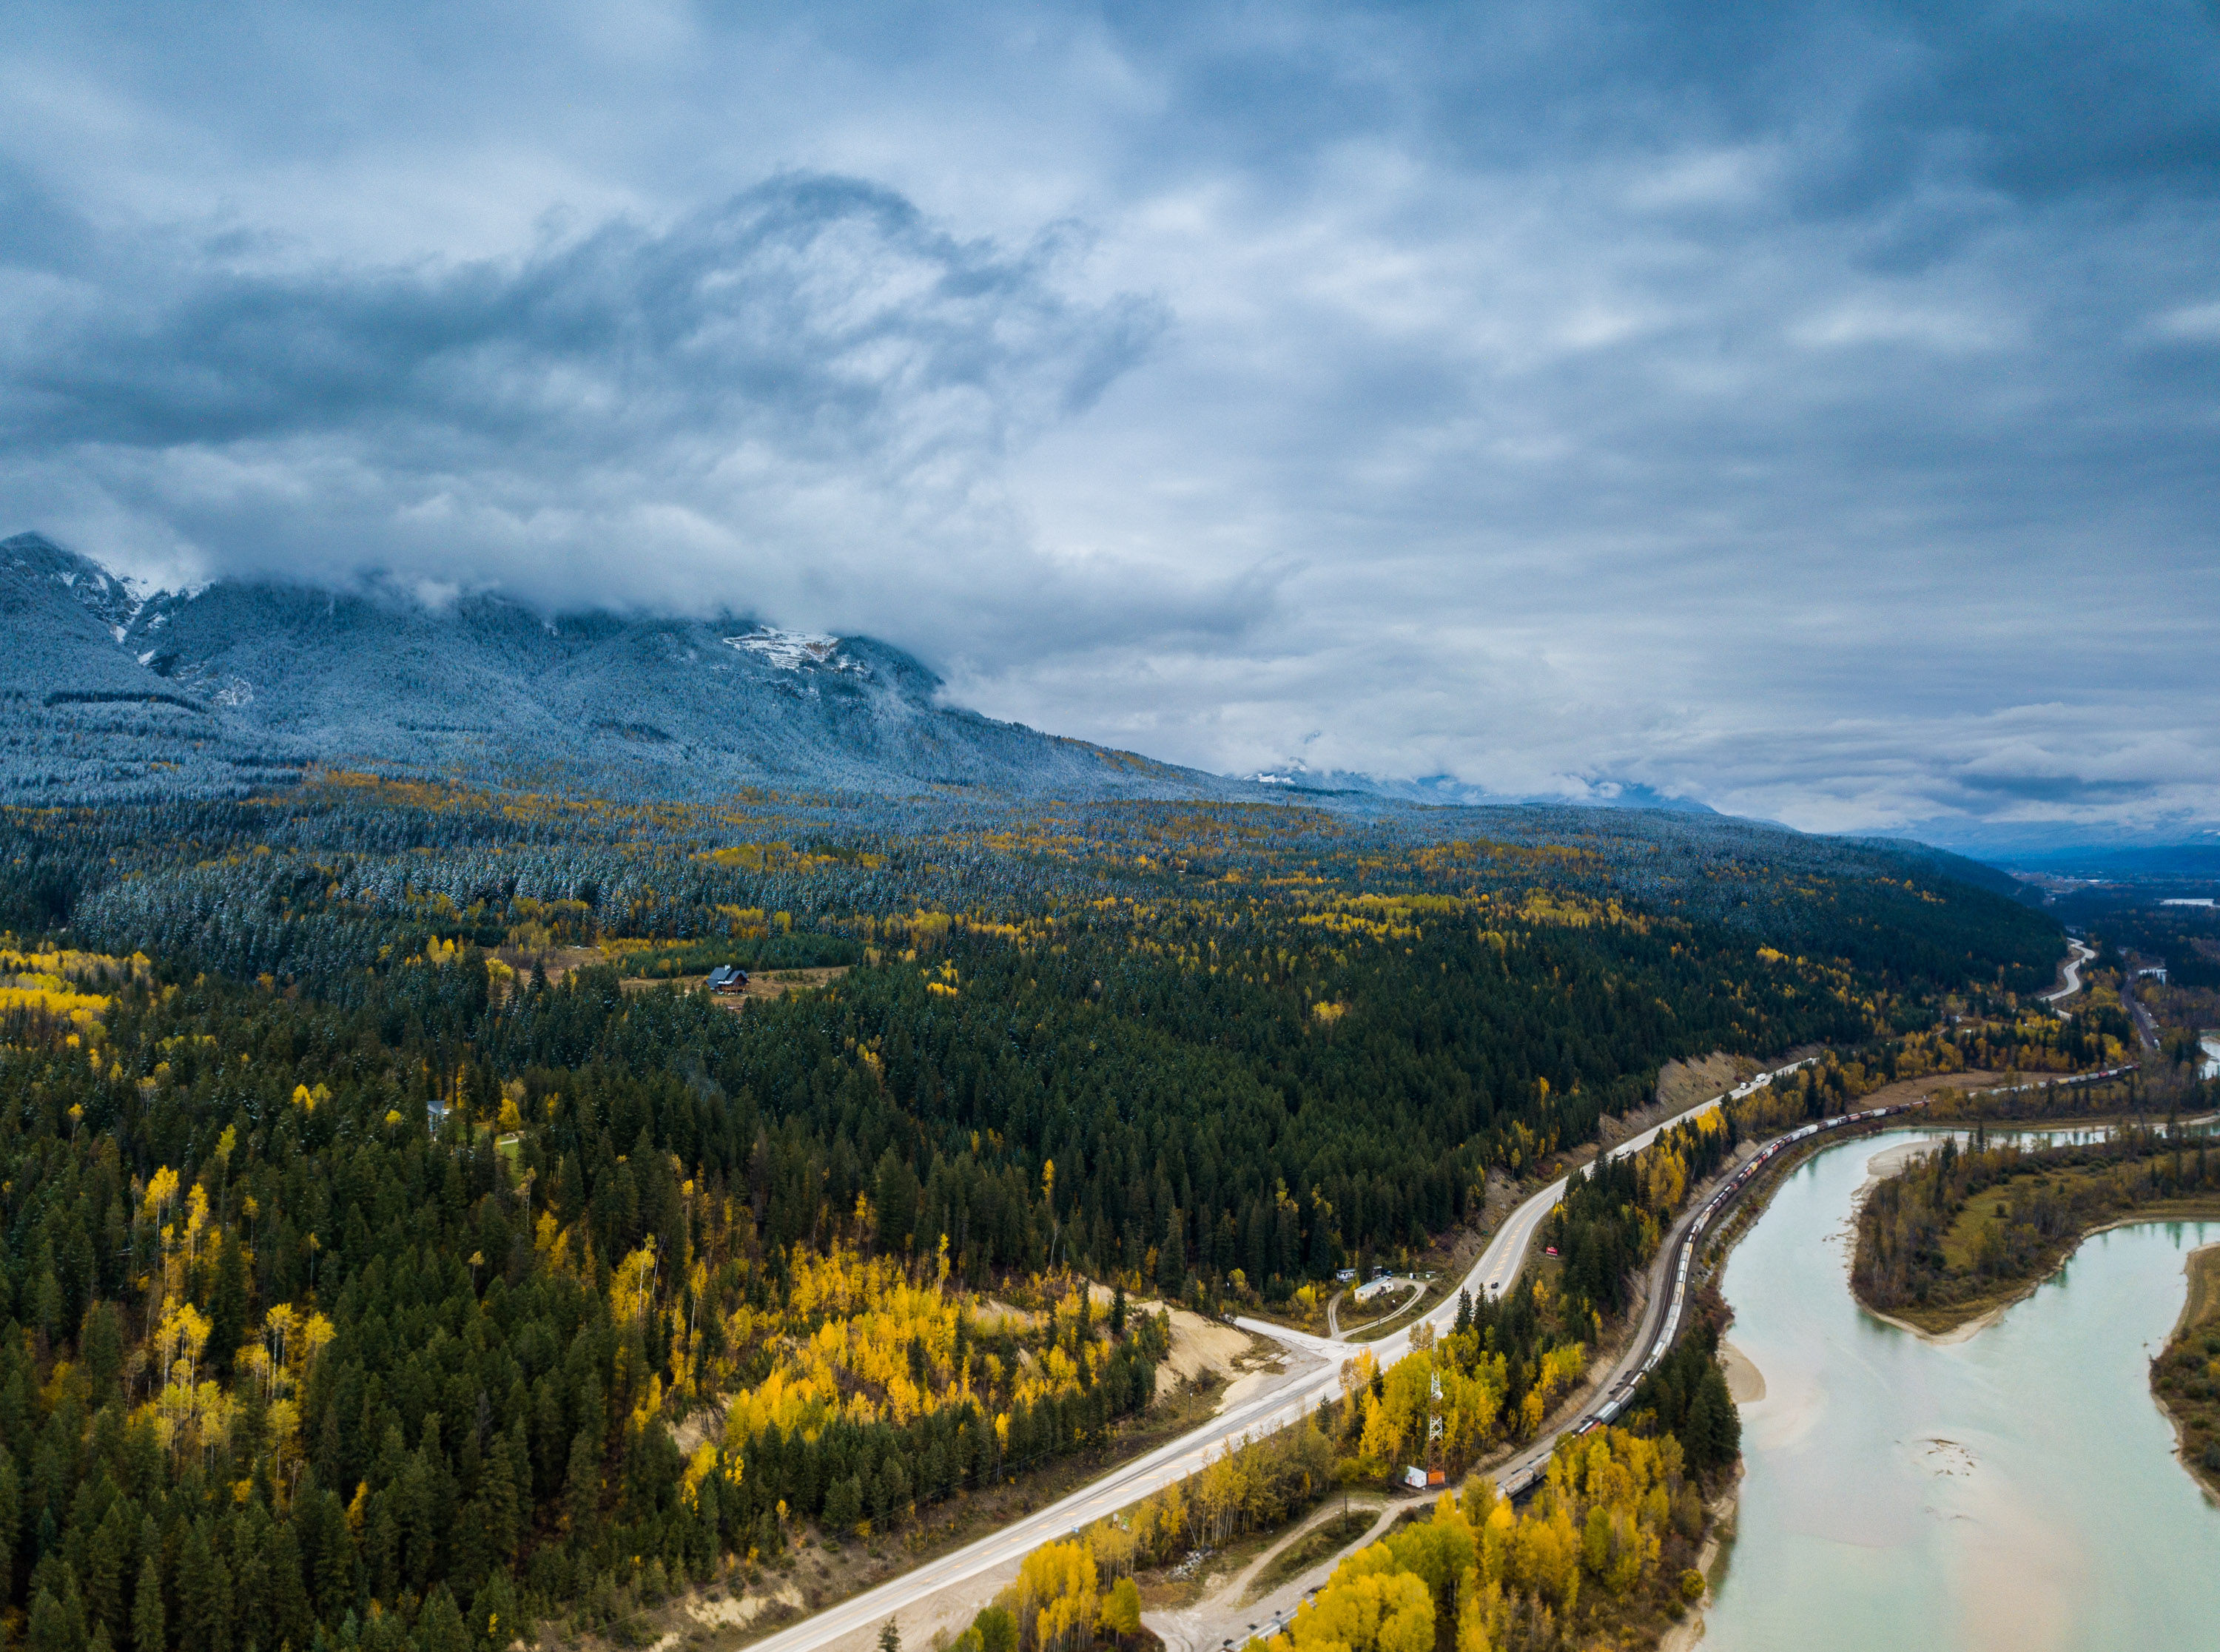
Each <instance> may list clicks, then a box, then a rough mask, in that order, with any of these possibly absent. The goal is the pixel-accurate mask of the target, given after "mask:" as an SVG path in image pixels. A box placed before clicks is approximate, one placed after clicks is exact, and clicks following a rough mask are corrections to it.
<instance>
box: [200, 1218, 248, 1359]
mask: <svg viewBox="0 0 2220 1652" xmlns="http://www.w3.org/2000/svg"><path fill="white" fill-rule="evenodd" d="M246 1317H247V1300H246V1256H245V1255H244V1253H242V1252H241V1250H240V1246H239V1241H238V1239H237V1238H236V1237H232V1236H229V1235H227V1236H226V1237H225V1238H224V1241H223V1250H222V1252H221V1255H219V1256H217V1257H216V1263H215V1291H214V1293H213V1294H211V1295H210V1296H209V1339H208V1362H209V1366H210V1368H213V1369H214V1370H215V1373H216V1374H217V1375H219V1376H221V1377H224V1378H227V1379H228V1378H229V1376H230V1375H231V1362H232V1360H233V1357H234V1356H235V1355H237V1354H238V1352H239V1343H240V1338H241V1337H244V1336H246Z"/></svg>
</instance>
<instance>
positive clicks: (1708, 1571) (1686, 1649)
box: [1657, 1365, 1763, 1652]
mask: <svg viewBox="0 0 2220 1652" xmlns="http://www.w3.org/2000/svg"><path fill="white" fill-rule="evenodd" d="M1750 1369H1751V1371H1753V1372H1755V1370H1756V1369H1757V1368H1756V1367H1755V1366H1754V1365H1753V1366H1751V1367H1750ZM1759 1381H1761V1382H1762V1381H1763V1379H1762V1378H1760V1379H1759ZM1742 1474H1743V1471H1742V1467H1741V1465H1740V1464H1739V1463H1737V1465H1736V1467H1735V1472H1734V1478H1733V1479H1732V1480H1730V1481H1728V1482H1727V1488H1726V1490H1724V1492H1721V1493H1719V1495H1718V1498H1717V1499H1715V1500H1714V1501H1713V1502H1712V1505H1711V1517H1712V1527H1711V1530H1710V1531H1708V1532H1707V1533H1706V1534H1705V1537H1704V1546H1703V1548H1702V1549H1699V1551H1698V1552H1697V1555H1696V1569H1697V1570H1698V1571H1699V1572H1701V1573H1702V1574H1704V1581H1705V1584H1706V1587H1705V1590H1704V1598H1703V1599H1701V1600H1699V1601H1698V1602H1697V1603H1696V1604H1695V1605H1694V1606H1693V1607H1691V1608H1690V1609H1689V1612H1688V1615H1687V1617H1686V1618H1683V1619H1682V1620H1681V1622H1679V1623H1677V1624H1674V1625H1673V1627H1672V1628H1670V1629H1668V1630H1666V1631H1665V1633H1664V1636H1662V1638H1661V1639H1660V1640H1659V1641H1658V1643H1657V1652H1690V1649H1691V1648H1693V1646H1694V1645H1695V1644H1696V1643H1697V1642H1699V1641H1700V1640H1702V1639H1703V1638H1704V1613H1705V1612H1706V1611H1708V1610H1709V1609H1710V1607H1711V1604H1712V1591H1711V1587H1710V1586H1711V1585H1712V1584H1713V1583H1715V1582H1716V1581H1717V1580H1718V1565H1719V1559H1720V1556H1721V1555H1722V1554H1723V1553H1724V1550H1725V1548H1726V1545H1727V1544H1729V1543H1732V1542H1733V1541H1734V1530H1735V1512H1736V1511H1737V1509H1738V1508H1739V1507H1740V1506H1741V1504H1742Z"/></svg>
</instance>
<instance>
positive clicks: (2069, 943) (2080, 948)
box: [2035, 935, 2097, 1021]
mask: <svg viewBox="0 0 2220 1652" xmlns="http://www.w3.org/2000/svg"><path fill="white" fill-rule="evenodd" d="M2096 956H2097V950H2096V948H2094V947H2092V946H2089V945H2086V944H2084V943H2082V942H2080V941H2078V940H2075V939H2074V938H2073V937H2072V936H2070V935H2069V936H2068V937H2067V940H2066V962H2065V963H2064V964H2063V965H2062V966H2061V974H2062V976H2064V980H2065V984H2064V985H2063V986H2061V987H2054V988H2051V989H2050V990H2049V992H2047V993H2037V994H2036V995H2035V996H2036V1001H2038V1002H2041V1003H2045V1004H2048V1005H2049V1006H2050V1007H2051V1008H2053V1009H2054V1010H2058V1013H2059V1014H2060V1015H2061V1016H2063V1017H2064V1018H2065V1019H2067V1020H2069V1021H2070V1020H2072V1019H2073V1011H2072V1010H2062V1009H2058V1001H2059V1000H2060V999H2061V998H2071V997H2073V994H2076V993H2078V992H2080V990H2081V966H2082V965H2083V964H2085V963H2088V962H2089V960H2090V959H2091V958H2093V957H2096Z"/></svg>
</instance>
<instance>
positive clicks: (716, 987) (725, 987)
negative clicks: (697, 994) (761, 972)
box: [709, 963, 748, 993]
mask: <svg viewBox="0 0 2220 1652" xmlns="http://www.w3.org/2000/svg"><path fill="white" fill-rule="evenodd" d="M747 989H748V972H747V971H746V970H745V969H740V968H739V967H738V966H737V965H735V964H730V963H720V964H719V965H718V966H717V967H716V968H715V969H712V970H710V971H709V990H710V991H711V992H713V993H740V992H745V991H746V990H747Z"/></svg>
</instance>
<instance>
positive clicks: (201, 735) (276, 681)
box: [0, 534, 1251, 803]
mask: <svg viewBox="0 0 2220 1652" xmlns="http://www.w3.org/2000/svg"><path fill="white" fill-rule="evenodd" d="M0 616H4V626H5V631H6V634H7V637H8V640H9V647H8V648H7V649H6V650H5V651H0V701H4V702H5V703H9V705H10V706H11V708H12V709H13V711H14V713H15V715H14V716H12V717H11V719H10V724H11V726H10V728H9V732H8V734H7V735H6V736H5V737H4V739H5V744H4V745H0V798H5V800H6V801H13V802H19V803H21V802H54V803H60V802H78V801H101V800H113V799H115V798H119V797H123V796H146V795H155V794H160V793H175V792H179V791H184V792H190V793H196V794H206V793H209V792H218V793H221V792H232V791H238V790H241V789H246V788H247V787H249V786H252V785H255V784H266V783H267V782H269V781H270V779H271V777H272V776H274V775H278V774H282V773H283V772H284V771H285V770H298V769H301V768H302V767H305V766H306V765H307V764H310V763H323V764H337V765H341V766H358V767H367V768H376V769H380V770H396V769H397V770H407V771H415V772H422V773H437V774H442V775H460V776H466V777H469V778H471V779H475V780H482V781H487V782H500V783H504V784H510V785H528V786H566V785H591V786H592V787H594V788H595V789H600V790H603V791H608V792H614V793H620V794H622V793H629V794H633V795H655V796H670V797H687V798H711V797H715V796H719V795H726V794H729V793H730V792H732V791H733V790H735V789H739V788H741V787H744V786H750V785H755V786H772V787H789V788H792V787H801V788H806V789H841V790H862V791H873V792H881V793H887V792H892V793H896V794H899V793H903V792H909V791H915V790H918V789H925V788H936V787H947V786H955V787H966V788H969V787H977V788H982V789H991V790H995V791H998V792H1004V793H1009V794H1014V795H1070V796H1076V797H1104V796H1117V795H1155V796H1180V795H1187V796H1200V795H1231V794H1237V793H1247V792H1249V791H1250V790H1251V788H1249V787H1247V786H1245V785H1244V784H1243V783H1242V782H1230V781H1225V780H1223V779H1221V778H1219V776H1213V775H1207V774H1203V773H1200V772H1199V771H1196V770H1186V769H1180V768H1176V767H1174V766H1172V765H1170V764H1161V763H1157V762H1155V761H1153V760H1151V759H1149V758H1146V757H1138V756H1135V755H1134V754H1132V753H1131V752H1124V751H1110V750H1107V749H1106V748H1103V747H1101V746H1095V745H1088V744H1086V743H1084V742H1082V741H1078V740H1068V739H1059V738H1057V737H1056V736H1053V735H1048V734H1043V733H1041V732H1038V731H1037V730H1034V729H1031V728H1027V727H1026V726H1023V725H1021V724H1016V723H1003V722H997V721H995V720H993V719H991V718H987V717H982V716H981V715H979V714H977V713H976V712H971V711H966V710H963V709H961V708H956V707H951V706H948V705H945V704H943V703H941V702H940V701H939V691H940V688H941V683H940V680H939V678H938V677H937V676H934V675H933V674H932V672H931V671H929V670H926V668H925V667H924V666H923V665H921V664H919V663H918V662H917V661H916V660H914V659H913V658H910V657H909V656H908V655H907V654H904V653H902V652H901V651H899V650H897V649H894V648H890V647H889V646H887V645H884V644H882V643H878V642H875V641H872V640H870V639H867V638H835V637H824V636H812V635H806V634H801V633H791V632H782V631H778V630H776V629H774V628H772V627H766V626H763V625H760V624H758V623H756V622H754V621H752V620H746V619H741V618H737V617H733V616H729V615H728V616H722V617H720V618H718V619H715V620H669V619H653V618H643V617H639V616H633V615H622V614H610V613H605V612H596V613H588V614H568V615H557V616H553V617H548V616H543V615H541V614H535V613H533V611H531V610H530V609H527V608H524V607H522V606H521V605H519V604H517V603H514V602H506V601H503V600H502V599H499V598H496V597H483V596H481V597H472V598H467V599H465V600H464V601H461V602H457V603H454V604H453V605H452V606H450V607H448V608H441V609H433V608H427V607H426V606H424V605H423V604H421V603H419V602H414V601H411V600H409V599H407V598H405V597H401V596H397V595H396V596H382V595H340V594H334V593H332V592H328V591H321V590H315V589H309V588H306V587H300V586H286V585H278V584H271V583H243V582H233V581H227V582H221V583H216V584H213V585H209V586H206V587H203V588H202V589H197V590H191V591H183V592H165V593H160V594H157V595H153V596H151V597H147V598H145V599H143V600H142V599H141V598H140V595H139V594H138V593H136V592H134V591H133V590H131V589H129V588H128V587H127V586H126V585H125V583H123V582H122V581H120V580H118V579H116V578H115V577H114V576H112V575H111V574H109V572H108V570H105V569H103V568H102V567H100V566H99V564H96V563H94V562H92V561H90V559H89V558H84V557H81V556H78V555H77V554H76V553H74V552H69V551H66V550H64V549H62V548H61V547H59V546H58V545H54V544H53V543H52V542H51V541H49V540H47V539H42V538H41V537H39V536H37V535H35V534H23V535H19V536H17V537H16V538H15V539H8V540H4V541H0Z"/></svg>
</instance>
